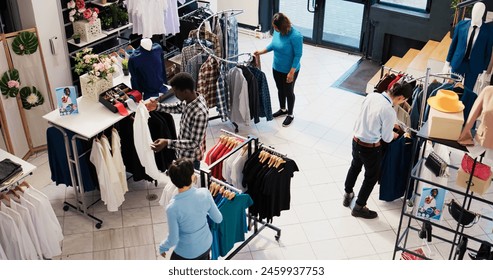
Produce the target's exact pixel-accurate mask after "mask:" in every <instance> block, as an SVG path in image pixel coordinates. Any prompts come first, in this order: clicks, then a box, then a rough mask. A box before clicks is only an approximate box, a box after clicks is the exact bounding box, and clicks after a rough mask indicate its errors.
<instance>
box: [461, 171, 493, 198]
mask: <svg viewBox="0 0 493 280" xmlns="http://www.w3.org/2000/svg"><path fill="white" fill-rule="evenodd" d="M470 175H471V174H469V173H466V172H465V171H464V170H463V169H462V168H459V170H458V171H457V179H456V181H455V183H456V184H457V186H459V187H462V188H464V189H466V188H467V183H468V181H469V177H470ZM492 177H493V174H492V176H490V178H488V179H487V180H481V179H479V178H478V177H474V176H472V182H471V186H470V187H469V190H470V191H473V192H475V193H478V194H484V193H485V192H486V191H487V190H488V189H489V188H490V185H491V179H492Z"/></svg>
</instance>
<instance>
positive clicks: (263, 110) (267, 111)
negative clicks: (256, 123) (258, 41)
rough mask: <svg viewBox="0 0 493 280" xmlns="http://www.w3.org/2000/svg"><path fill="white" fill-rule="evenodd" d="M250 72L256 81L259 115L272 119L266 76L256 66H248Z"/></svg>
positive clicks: (268, 119)
mask: <svg viewBox="0 0 493 280" xmlns="http://www.w3.org/2000/svg"><path fill="white" fill-rule="evenodd" d="M248 69H249V70H250V72H252V74H253V76H254V77H255V79H257V83H258V93H259V98H260V100H259V101H260V102H259V117H261V118H266V119H267V121H271V120H273V119H274V117H273V116H272V106H271V103H270V91H269V84H268V83H267V77H266V76H265V73H264V72H262V70H260V69H258V68H256V67H248Z"/></svg>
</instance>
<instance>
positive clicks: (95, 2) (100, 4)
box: [91, 0, 117, 7]
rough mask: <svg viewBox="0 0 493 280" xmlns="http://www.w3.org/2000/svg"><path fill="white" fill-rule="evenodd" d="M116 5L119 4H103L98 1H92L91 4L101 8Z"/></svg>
mask: <svg viewBox="0 0 493 280" xmlns="http://www.w3.org/2000/svg"><path fill="white" fill-rule="evenodd" d="M115 3H117V2H106V3H104V4H102V3H101V1H98V0H95V1H91V4H94V5H96V6H100V7H108V6H111V5H113V4H115Z"/></svg>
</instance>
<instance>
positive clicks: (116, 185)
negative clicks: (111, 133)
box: [99, 135, 125, 212]
mask: <svg viewBox="0 0 493 280" xmlns="http://www.w3.org/2000/svg"><path fill="white" fill-rule="evenodd" d="M101 145H102V148H103V149H102V153H103V159H104V164H105V165H106V169H107V170H108V175H109V176H108V179H109V180H108V181H106V182H105V184H107V185H106V188H107V189H108V193H107V195H108V197H107V199H108V200H107V201H106V202H107V204H106V207H107V208H108V211H110V212H116V211H118V207H120V206H121V205H122V203H123V201H125V196H124V193H123V189H122V187H121V185H120V177H119V174H118V171H117V168H116V166H115V164H114V161H113V156H112V155H111V146H110V142H109V140H108V138H106V136H104V135H103V136H102V137H101ZM99 185H100V186H101V182H100V183H99Z"/></svg>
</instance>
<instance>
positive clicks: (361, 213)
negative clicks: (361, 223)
mask: <svg viewBox="0 0 493 280" xmlns="http://www.w3.org/2000/svg"><path fill="white" fill-rule="evenodd" d="M351 215H352V216H353V217H360V218H363V219H375V218H376V217H378V214H377V212H375V211H372V210H370V209H368V207H366V206H363V207H361V206H359V205H357V204H356V205H355V206H354V208H353V211H351Z"/></svg>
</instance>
